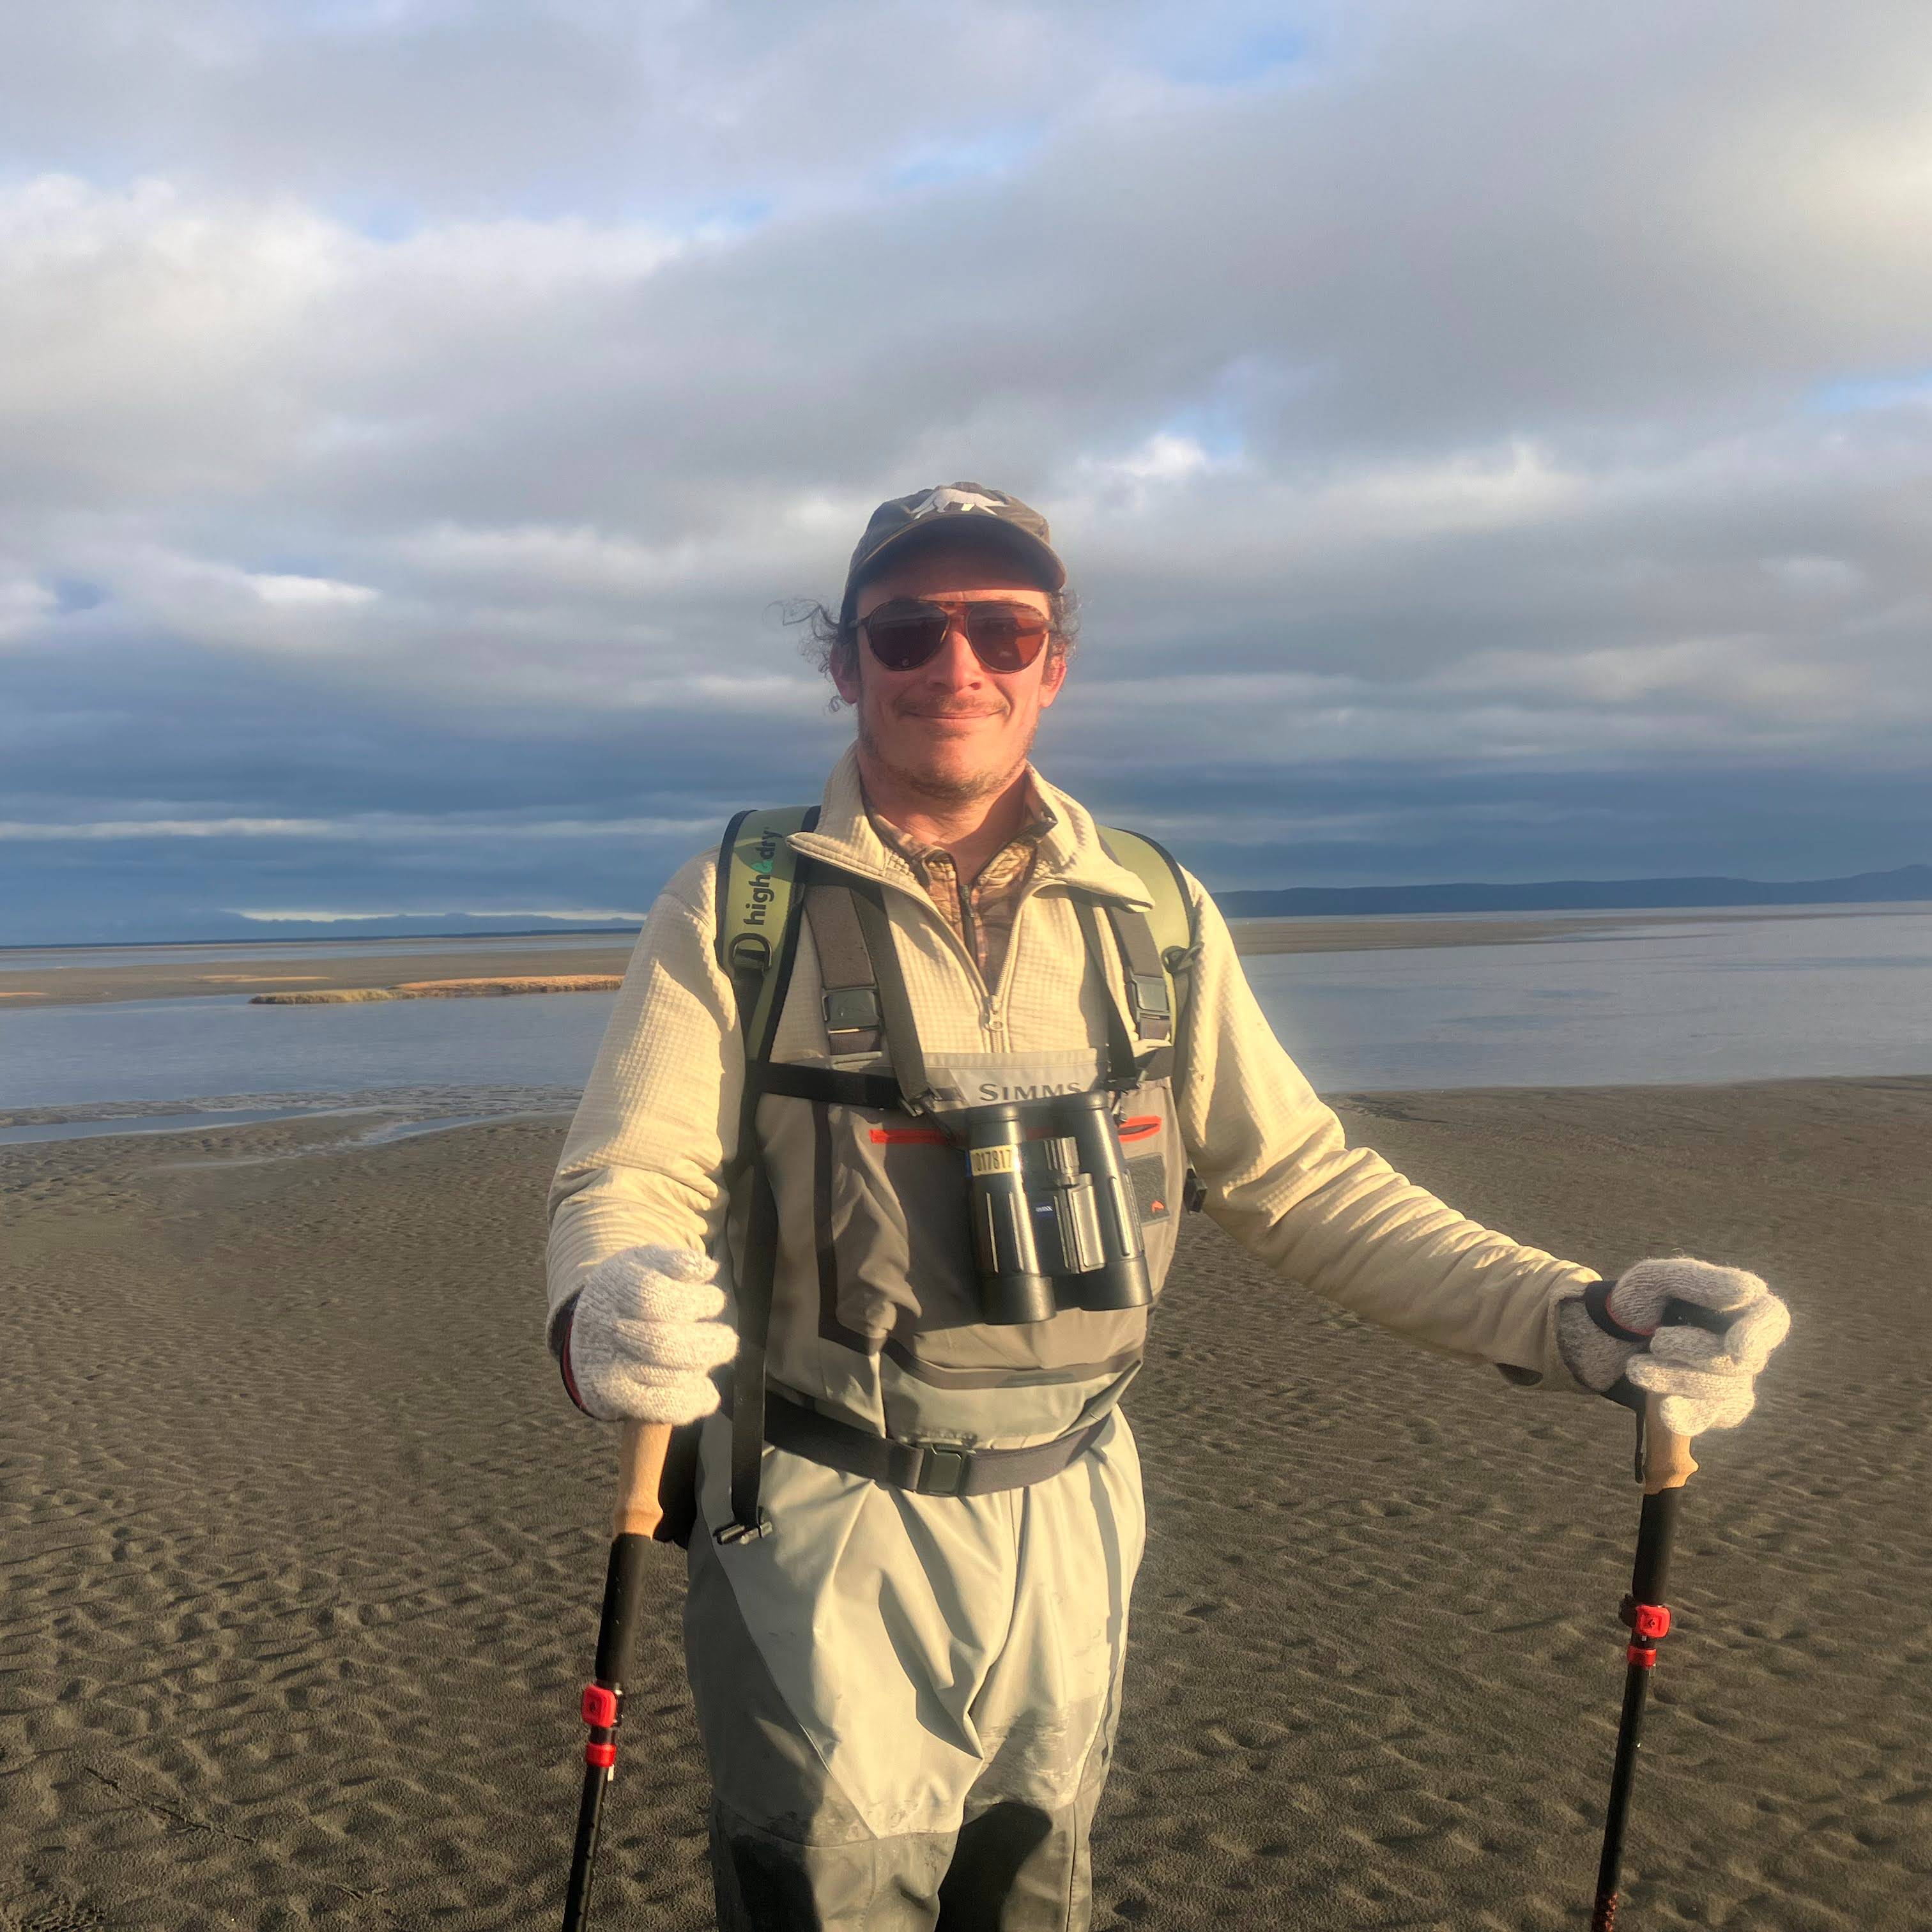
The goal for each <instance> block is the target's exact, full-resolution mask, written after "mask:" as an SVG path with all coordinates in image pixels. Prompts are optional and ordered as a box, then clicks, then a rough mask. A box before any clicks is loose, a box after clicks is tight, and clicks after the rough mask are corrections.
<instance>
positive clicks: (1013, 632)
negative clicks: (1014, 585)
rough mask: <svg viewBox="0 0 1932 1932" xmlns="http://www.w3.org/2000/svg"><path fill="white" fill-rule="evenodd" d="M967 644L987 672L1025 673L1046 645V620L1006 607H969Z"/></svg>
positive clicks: (987, 605)
mask: <svg viewBox="0 0 1932 1932" xmlns="http://www.w3.org/2000/svg"><path fill="white" fill-rule="evenodd" d="M966 640H967V642H968V643H970V644H971V646H973V652H974V655H975V656H976V657H977V658H978V659H979V660H980V662H981V663H982V664H984V665H985V666H986V668H987V669H988V670H1025V668H1026V667H1027V666H1028V664H1031V663H1032V662H1033V661H1034V658H1037V657H1038V656H1039V655H1040V646H1041V645H1042V644H1043V643H1046V619H1045V618H1043V616H1040V613H1039V612H1038V611H1037V610H1025V609H1022V608H1019V607H1016V606H1014V605H1013V604H978V605H974V606H969V607H968V610H967V612H966Z"/></svg>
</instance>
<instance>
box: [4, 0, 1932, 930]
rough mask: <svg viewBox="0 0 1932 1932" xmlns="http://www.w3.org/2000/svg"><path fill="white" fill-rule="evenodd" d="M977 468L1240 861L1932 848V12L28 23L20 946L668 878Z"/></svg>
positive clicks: (521, 12)
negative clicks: (894, 560)
mask: <svg viewBox="0 0 1932 1932" xmlns="http://www.w3.org/2000/svg"><path fill="white" fill-rule="evenodd" d="M955 480H970V481H979V482H983V483H985V484H991V485H992V486H994V487H998V488H1002V489H1005V490H1010V491H1012V492H1013V493H1017V494H1019V495H1020V496H1023V497H1025V499H1028V501H1029V502H1032V503H1034V504H1035V505H1037V506H1038V507H1039V508H1040V509H1041V510H1043V511H1044V512H1045V513H1046V514H1047V515H1048V516H1049V517H1050V518H1051V520H1052V524H1053V528H1054V532H1055V539H1056V541H1057V543H1058V547H1059V548H1060V550H1061V553H1062V555H1063V556H1064V557H1065V559H1066V560H1067V564H1068V566H1069V568H1070V571H1071V573H1072V577H1073V584H1074V586H1075V588H1076V590H1077V591H1078V592H1079V595H1080V598H1081V601H1082V613H1083V615H1082V638H1081V642H1080V644H1079V651H1078V653H1077V655H1076V661H1075V664H1074V668H1073V676H1072V678H1071V680H1070V682H1069V685H1068V686H1067V690H1066V692H1065V694H1064V696H1063V697H1062V699H1061V702H1060V703H1059V704H1058V706H1056V707H1055V709H1054V710H1053V711H1052V712H1051V713H1049V715H1048V717H1047V719H1046V723H1045V725H1044V727H1043V730H1042V733H1041V735H1040V741H1039V744H1038V745H1037V752H1036V755H1037V761H1038V763H1040V767H1041V769H1043V771H1044V772H1046V775H1048V776H1049V778H1052V779H1054V780H1055V781H1056V782H1058V783H1059V784H1062V785H1064V787H1067V789H1068V790H1071V791H1072V792H1073V793H1074V794H1075V795H1076V796H1078V797H1079V798H1080V799H1082V801H1083V802H1085V803H1086V804H1087V805H1089V806H1090V807H1091V808H1093V809H1094V811H1096V812H1097V814H1100V816H1101V817H1103V819H1105V820H1109V821H1110V822H1114V823H1122V824H1126V825H1129V826H1134V827H1136V828H1137V829H1141V830H1143V831H1146V832H1150V833H1151V834H1153V835H1154V836H1156V837H1157V838H1161V839H1163V840H1164V841H1166V843H1168V844H1169V845H1170V846H1172V847H1173V848H1174V850H1175V851H1176V852H1177V853H1178V855H1179V856H1181V858H1182V859H1183V860H1184V862H1186V863H1187V865H1189V866H1190V868H1192V869H1193V870H1194V871H1196V872H1197V873H1198V874H1199V875H1200V876H1201V877H1202V878H1203V879H1204V880H1205V881H1206V882H1207V883H1208V884H1209V886H1211V887H1217V888H1222V887H1232V886H1277V885H1281V886H1286V885H1305V884H1354V883H1398V882H1404V881H1411V880H1453V879H1493V880H1529V879H1538V878H1551V877H1592V878H1614V877H1631V876H1646V875H1656V874H1685V873H1694V874H1706V873H1723V874H1736V875H1745V876H1750V877H1760V878H1797V877H1820V876H1828V875H1832V874H1842V873H1846V872H1852V871H1864V870H1870V869H1876V868H1885V867H1890V866H1894V865H1903V864H1906V863H1909V862H1917V861H1923V860H1925V859H1928V858H1932V760H1928V757H1927V742H1928V738H1927V732H1928V726H1932V652H1928V650H1927V640H1928V634H1932V544H1928V542H1927V535H1928V532H1929V531H1932V10H1927V8H1925V7H1924V6H1923V5H1911V4H1902V5H1884V4H1858V5H1852V6H1849V7H1841V8H1832V9H1823V8H1820V7H1817V5H1815V4H1814V0H1803V4H1796V5H1787V4H1780V0H1707V4H1705V5H1700V6H1698V7H1683V6H1682V5H1678V4H1675V0H1619V4H1616V5H1610V4H1599V0H1581V3H1580V4H1578V5H1571V6H1565V7H1551V6H1549V5H1547V4H1544V0H1350V4H1347V5H1340V4H1337V5H1293V4H1285V3H1284V0H1276V4H1272V5H1247V4H1242V0H1227V4H1221V0H1188V4H1187V5H1170V4H1166V3H1165V0H1105V4H1101V0H1093V4H1088V0H1059V4H1055V5H1019V4H1013V5H1001V4H997V0H982V4H977V5H973V6H971V7H910V6H907V5H904V4H903V0H823V4H814V5H811V6H809V7H799V6H798V5H795V4H787V5H778V4H767V0H745V4H739V5H722V4H703V0H622V3H621V4H620V0H557V4H552V5H541V6H539V5H503V4H492V0H281V4H264V0H250V4H242V0H64V4H63V5H62V6H60V7H10V8H7V9H6V10H5V11H4V13H0V944H32V943H42V944H44V943H52V942H58V941H90V942H92V941H111V940H137V939H161V938H192V937H202V936H220V935H229V934H245V935H254V936H259V937H261V938H274V937H275V936H278V935H284V934H292V933H295V932H301V931H304V930H307V929H311V926H310V924H309V922H313V921H316V920H328V921H331V922H340V921H341V920H342V919H344V918H345V917H347V916H369V915H377V914H381V915H415V916H431V917H433V916H437V915H442V914H447V913H492V914H504V915H509V916H514V917H516V918H517V919H534V918H535V917H537V916H562V917H565V918H569V919H578V918H582V917H585V916H591V915H599V914H622V915H625V916H636V915H637V914H638V913H641V911H642V910H643V908H645V907H647V906H648V904H649V902H650V899H651V898H652V895H653V894H654V893H655V892H656V890H657V889H658V887H659V886H661V884H662V883H663V882H664V880H665V878H666V877H667V876H668V875H669V874H670V872H671V871H673V870H674V869H675V868H676V866H677V865H679V863H680V862H682V860H683V859H685V858H686V857H688V856H690V854H691V853H693V852H694V851H697V850H700V849H701V848H703V847H705V846H706V845H707V844H710V843H711V842H712V841H713V840H715V837H716V835H717V833H718V830H719V829H720V828H721V825H722V823H723V821H724V819H725V818H726V817H727V816H728V814H730V812H732V811H734V810H736V809H737V808H739V807H741V806H743V805H766V804H785V803H790V802H799V801H804V800H808V799H814V798H815V797H816V796H817V795H818V793H819V790H820V787H821V786H822V784H823V777H824V774H825V772H826V770H827V769H828V768H829V766H830V765H831V763H832V761H833V760H835V757H837V755H838V752H839V751H841V748H843V746H844V745H845V744H846V743H847V742H848V741H849V739H850V732H851V720H850V713H849V712H834V711H832V709H829V708H828V704H827V700H828V698H829V695H830V694H829V688H828V687H827V686H826V685H825V684H824V683H823V681H822V680H821V679H820V676H819V675H818V673H817V671H816V670H814V669H813V668H812V667H811V665H810V664H808V662H807V661H805V657H804V655H802V652H801V649H800V646H799V639H798V637H797V635H796V632H795V631H793V630H790V629H788V628H787V627H786V625H784V622H782V620H781V605H782V604H783V603H784V600H787V599H789V598H799V597H813V596H819V597H826V598H833V597H835V595H836V593H837V592H838V588H839V586H840V583H841V580H842V577H843V571H844V560H845V559H846V557H847V555H848V553H849V552H850V548H851V546H852V544H853V542H854V541H856V538H857V535H858V533H859V529H861V527H862V525H863V523H864V522H865V517H866V516H867V515H868V513H869V512H870V511H871V508H872V506H873V505H874V504H875V503H876V502H878V501H879V500H880V499H881V498H882V497H884V496H890V495H898V494H901V493H905V492H907V491H910V490H916V489H922V488H925V487H929V486H930V485H932V484H936V483H941V482H947V481H955Z"/></svg>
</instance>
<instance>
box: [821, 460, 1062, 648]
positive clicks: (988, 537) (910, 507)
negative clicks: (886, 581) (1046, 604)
mask: <svg viewBox="0 0 1932 1932" xmlns="http://www.w3.org/2000/svg"><path fill="white" fill-rule="evenodd" d="M941 532H945V533H947V534H948V535H969V534H970V535H972V536H973V537H974V538H977V539H979V540H981V541H985V542H988V543H992V544H998V545H1000V546H1001V547H1004V548H1005V549H1007V550H1010V551H1011V552H1012V553H1013V555H1014V556H1016V558H1017V559H1019V561H1020V562H1023V563H1024V564H1025V565H1026V566H1027V568H1028V569H1030V570H1032V571H1037V573H1038V574H1039V576H1040V583H1041V587H1042V588H1043V589H1047V590H1061V589H1065V588H1066V586H1067V566H1066V565H1064V563H1062V562H1061V560H1060V558H1059V556H1058V554H1057V553H1055V550H1054V547H1053V544H1052V538H1051V533H1050V532H1049V530H1048V529H1047V526H1046V518H1045V517H1043V516H1042V515H1041V514H1040V512H1039V511H1037V510H1036V509H1034V508H1032V507H1031V505H1028V504H1025V503H1022V502H1021V501H1020V499H1019V498H1018V497H1017V496H1008V495H1007V493H1006V492H1005V491H1004V490H989V489H988V488H987V487H986V485H985V484H983V483H941V484H938V485H937V486H936V487H934V488H932V489H930V490H914V491H913V493H912V494H911V495H910V496H893V497H891V498H889V499H888V500H887V501H886V502H883V503H881V504H880V505H879V507H878V508H877V509H876V510H874V511H873V512H872V517H871V522H869V523H867V524H866V526H865V535H863V536H862V537H861V538H859V547H858V548H857V549H856V550H854V551H853V553H852V567H851V568H850V569H849V570H848V571H847V572H846V573H845V595H844V601H843V602H842V604H841V606H840V615H841V617H843V618H846V619H849V618H850V616H851V615H852V610H853V603H854V601H855V599H856V596H857V594H858V590H859V583H861V581H862V580H863V579H864V578H865V577H869V576H871V574H873V572H874V571H875V570H877V568H879V567H880V565H881V564H882V563H883V562H884V561H885V559H886V558H887V557H889V556H899V555H901V554H902V553H904V551H906V550H909V549H910V548H912V547H913V546H914V545H915V544H920V543H923V542H926V541H928V540H929V538H932V537H933V536H935V535H938V534H940V533H941Z"/></svg>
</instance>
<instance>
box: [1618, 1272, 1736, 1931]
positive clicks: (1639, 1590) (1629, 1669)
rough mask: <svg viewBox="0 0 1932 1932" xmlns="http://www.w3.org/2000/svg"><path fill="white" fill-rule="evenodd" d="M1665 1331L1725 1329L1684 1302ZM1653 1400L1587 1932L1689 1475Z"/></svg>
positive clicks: (1643, 1427) (1638, 1722)
mask: <svg viewBox="0 0 1932 1932" xmlns="http://www.w3.org/2000/svg"><path fill="white" fill-rule="evenodd" d="M1664 1325H1665V1326H1666V1327H1667V1328H1670V1327H1681V1326H1684V1325H1691V1326H1694V1327H1697V1328H1707V1329H1709V1330H1710V1331H1712V1333H1713V1334H1719V1335H1721V1334H1724V1331H1725V1330H1726V1328H1727V1327H1728V1326H1729V1324H1728V1323H1727V1322H1726V1321H1725V1320H1724V1317H1723V1316H1721V1315H1718V1314H1717V1313H1715V1311H1713V1310H1710V1309H1708V1308H1701V1307H1697V1305H1696V1304H1694V1303H1691V1302H1688V1301H1673V1302H1672V1303H1671V1304H1670V1305H1669V1307H1667V1309H1666V1310H1665V1312H1664ZM1658 1409H1659V1399H1658V1397H1655V1396H1654V1395H1653V1396H1648V1397H1646V1398H1645V1400H1644V1403H1643V1407H1642V1408H1641V1409H1639V1410H1638V1411H1637V1480H1638V1481H1639V1482H1640V1483H1642V1484H1643V1511H1642V1514H1640V1516H1639V1517H1638V1520H1637V1562H1636V1565H1635V1566H1634V1568H1633V1569H1632V1571H1631V1591H1630V1595H1628V1597H1626V1598H1625V1599H1624V1601H1623V1605H1622V1610H1621V1612H1620V1613H1619V1614H1620V1615H1621V1616H1622V1619H1623V1621H1624V1622H1625V1624H1626V1625H1628V1627H1629V1629H1630V1634H1631V1636H1630V1646H1629V1648H1628V1650H1627V1651H1626V1652H1625V1669H1624V1708H1623V1716H1622V1721H1620V1722H1619V1724H1618V1727H1617V1756H1616V1763H1615V1765H1614V1766H1613V1767H1612V1769H1611V1771H1610V1803H1609V1805H1608V1806H1607V1808H1606V1810H1605V1812H1604V1853H1603V1856H1602V1858H1601V1859H1600V1860H1599V1861H1598V1865H1597V1899H1596V1904H1595V1907H1594V1909H1592V1912H1591V1914H1590V1932H1616V1922H1617V1888H1618V1885H1619V1880H1620V1876H1621V1873H1622V1867H1623V1858H1624V1821H1625V1819H1626V1817H1628V1815H1629V1812H1630V1794H1631V1781H1632V1780H1633V1779H1634V1778H1635V1777H1636V1775H1637V1751H1638V1749H1639V1748H1640V1747H1639V1735H1638V1734H1639V1733H1640V1732H1641V1731H1642V1730H1643V1706H1644V1700H1645V1698H1646V1696H1647V1695H1648V1694H1649V1690H1650V1673H1651V1672H1652V1670H1654V1669H1655V1667H1656V1665H1657V1646H1658V1641H1659V1640H1661V1638H1662V1637H1664V1636H1665V1635H1666V1634H1667V1633H1668V1631H1670V1611H1669V1610H1667V1608H1666V1607H1665V1606H1664V1586H1665V1585H1666V1583H1667V1582H1668V1581H1669V1579H1670V1543H1671V1538H1672V1537H1673V1535H1675V1534H1676V1529H1677V1512H1678V1508H1679V1505H1680V1504H1681V1503H1682V1501H1683V1499H1684V1486H1685V1484H1686V1483H1688V1481H1690V1480H1691V1478H1692V1477H1693V1476H1694V1475H1696V1473H1697V1464H1696V1463H1694V1462H1693V1461H1692V1460H1691V1439H1690V1438H1689V1437H1688V1436H1677V1435H1673V1433H1671V1431H1670V1430H1667V1428H1665V1427H1664V1424H1663V1423H1662V1422H1661V1421H1659V1420H1658Z"/></svg>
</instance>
